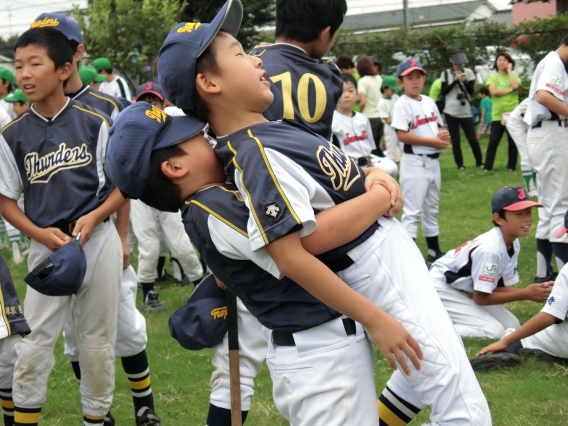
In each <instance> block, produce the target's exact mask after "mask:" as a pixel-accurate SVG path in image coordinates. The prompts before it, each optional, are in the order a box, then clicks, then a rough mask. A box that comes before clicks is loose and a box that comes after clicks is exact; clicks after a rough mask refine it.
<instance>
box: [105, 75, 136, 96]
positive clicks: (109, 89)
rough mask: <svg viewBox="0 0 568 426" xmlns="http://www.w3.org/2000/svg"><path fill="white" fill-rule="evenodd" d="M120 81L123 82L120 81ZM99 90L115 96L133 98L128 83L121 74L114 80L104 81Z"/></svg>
mask: <svg viewBox="0 0 568 426" xmlns="http://www.w3.org/2000/svg"><path fill="white" fill-rule="evenodd" d="M119 81H120V83H121V84H119V83H118V82H119ZM121 86H122V87H121ZM99 91H100V92H103V93H106V94H107V95H111V96H114V97H115V98H120V97H123V98H126V99H128V100H130V99H131V97H130V89H129V88H128V83H127V82H126V80H125V79H124V78H122V77H121V76H119V75H117V76H116V78H115V79H114V80H113V81H110V82H109V81H103V82H102V83H101V85H100V87H99Z"/></svg>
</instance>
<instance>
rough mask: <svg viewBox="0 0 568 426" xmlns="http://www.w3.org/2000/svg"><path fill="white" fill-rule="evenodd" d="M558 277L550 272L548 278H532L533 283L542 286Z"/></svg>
mask: <svg viewBox="0 0 568 426" xmlns="http://www.w3.org/2000/svg"><path fill="white" fill-rule="evenodd" d="M557 276H558V272H554V271H553V272H551V273H550V275H549V276H548V277H544V278H543V277H534V279H533V283H537V284H542V283H545V282H547V281H555V280H556V277H557Z"/></svg>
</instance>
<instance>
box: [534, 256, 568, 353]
mask: <svg viewBox="0 0 568 426" xmlns="http://www.w3.org/2000/svg"><path fill="white" fill-rule="evenodd" d="M540 311H541V312H544V313H547V314H549V315H552V316H553V317H555V318H558V319H559V320H560V321H564V323H563V324H564V325H565V328H564V332H565V335H564V336H565V337H564V341H565V342H566V343H567V344H568V322H566V319H567V318H568V268H567V267H563V268H562V269H561V270H560V273H559V274H558V277H556V281H555V282H554V286H553V287H552V292H551V293H550V296H548V300H547V301H546V303H545V304H544V307H543V308H542V309H541V310H540Z"/></svg>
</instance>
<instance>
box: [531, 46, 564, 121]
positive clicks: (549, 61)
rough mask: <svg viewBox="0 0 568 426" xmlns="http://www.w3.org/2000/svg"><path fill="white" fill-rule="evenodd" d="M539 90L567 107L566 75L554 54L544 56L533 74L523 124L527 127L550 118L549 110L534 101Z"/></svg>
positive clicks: (560, 60) (562, 65)
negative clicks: (544, 91) (552, 96)
mask: <svg viewBox="0 0 568 426" xmlns="http://www.w3.org/2000/svg"><path fill="white" fill-rule="evenodd" d="M539 90H546V91H547V92H549V93H552V94H553V95H554V96H555V97H556V98H557V99H559V100H560V101H562V102H563V103H564V105H568V73H567V72H566V66H565V65H564V62H562V59H561V58H560V56H559V55H558V53H556V52H550V53H549V54H548V55H546V56H545V57H544V59H543V60H542V61H540V62H539V63H538V65H537V67H536V70H535V72H534V75H533V78H532V82H531V88H530V90H529V99H530V101H529V106H528V107H527V111H526V113H525V123H527V124H528V125H529V126H534V125H535V124H536V123H538V122H539V121H542V120H550V118H551V114H550V110H549V109H548V108H546V107H545V106H544V105H541V104H540V103H538V102H537V101H536V92H537V91H539ZM563 118H565V117H563Z"/></svg>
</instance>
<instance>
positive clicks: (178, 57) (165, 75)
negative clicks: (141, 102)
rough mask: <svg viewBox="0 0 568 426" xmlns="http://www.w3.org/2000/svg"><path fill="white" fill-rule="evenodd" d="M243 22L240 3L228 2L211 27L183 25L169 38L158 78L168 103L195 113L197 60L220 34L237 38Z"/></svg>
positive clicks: (178, 26)
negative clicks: (221, 31)
mask: <svg viewBox="0 0 568 426" xmlns="http://www.w3.org/2000/svg"><path fill="white" fill-rule="evenodd" d="M242 20H243V5H242V4H241V2H240V0H228V1H227V2H226V3H225V5H224V6H223V7H222V8H221V10H220V11H219V12H218V13H217V15H216V16H215V18H214V19H213V21H211V23H210V24H202V23H201V22H181V23H179V24H177V25H176V26H175V27H174V28H173V29H172V30H171V31H170V33H169V34H168V36H167V37H166V40H165V41H164V44H163V45H162V47H161V48H160V52H159V53H158V59H157V65H158V78H159V81H160V85H161V86H162V89H163V90H164V94H165V96H166V99H168V100H169V101H170V102H171V103H172V104H174V105H175V106H177V107H178V108H181V109H182V110H184V112H186V113H187V112H191V111H194V110H195V76H196V66H197V58H199V56H201V55H202V54H203V52H204V51H205V50H206V49H207V47H209V45H210V44H211V42H212V41H213V39H214V38H215V36H216V35H217V33H218V32H219V31H220V30H224V31H227V32H228V33H229V34H231V35H232V36H233V37H236V35H237V33H238V32H239V28H240V27H241V22H242Z"/></svg>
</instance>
